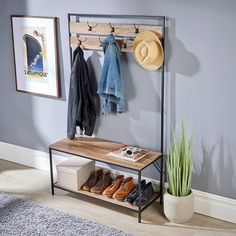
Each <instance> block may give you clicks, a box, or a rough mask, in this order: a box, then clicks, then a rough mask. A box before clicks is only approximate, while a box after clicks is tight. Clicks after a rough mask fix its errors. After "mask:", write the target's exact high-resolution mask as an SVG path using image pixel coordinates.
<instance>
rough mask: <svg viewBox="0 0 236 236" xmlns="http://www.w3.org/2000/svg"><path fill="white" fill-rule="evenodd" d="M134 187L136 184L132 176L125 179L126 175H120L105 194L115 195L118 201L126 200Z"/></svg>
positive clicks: (108, 195)
mask: <svg viewBox="0 0 236 236" xmlns="http://www.w3.org/2000/svg"><path fill="white" fill-rule="evenodd" d="M134 187H135V184H134V181H133V178H132V177H128V178H126V179H125V178H124V175H118V176H117V177H116V178H115V180H114V181H113V183H112V184H111V185H110V186H109V187H107V188H106V189H105V190H104V192H103V195H104V196H107V197H113V198H115V199H117V200H118V201H124V199H125V198H126V197H127V196H128V195H129V193H130V192H131V191H132V190H133V189H134Z"/></svg>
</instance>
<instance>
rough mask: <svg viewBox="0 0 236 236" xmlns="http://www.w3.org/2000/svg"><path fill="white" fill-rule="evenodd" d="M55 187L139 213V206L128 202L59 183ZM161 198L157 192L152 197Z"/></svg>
mask: <svg viewBox="0 0 236 236" xmlns="http://www.w3.org/2000/svg"><path fill="white" fill-rule="evenodd" d="M54 186H55V187H56V188H59V189H62V190H66V191H70V192H73V193H79V194H83V195H86V196H89V197H93V198H96V199H100V200H102V201H105V202H110V203H112V204H115V205H119V206H122V207H126V208H129V209H131V210H135V211H138V207H137V206H133V205H131V204H129V203H128V202H121V201H118V200H116V199H113V198H108V197H106V196H103V195H102V194H95V193H91V192H87V191H83V190H78V191H74V190H70V189H67V188H66V187H63V186H60V185H59V184H58V183H55V184H54ZM159 196H160V194H159V193H157V192H155V193H154V194H153V197H152V199H151V201H152V200H153V199H154V198H158V197H159ZM144 207H145V206H142V208H144Z"/></svg>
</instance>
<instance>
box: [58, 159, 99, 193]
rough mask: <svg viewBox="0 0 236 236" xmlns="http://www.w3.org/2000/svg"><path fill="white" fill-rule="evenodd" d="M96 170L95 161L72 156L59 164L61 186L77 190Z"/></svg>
mask: <svg viewBox="0 0 236 236" xmlns="http://www.w3.org/2000/svg"><path fill="white" fill-rule="evenodd" d="M94 170H95V161H92V160H89V159H86V158H82V157H72V158H69V159H68V160H66V161H63V162H61V163H59V164H58V165H57V182H58V184H59V185H60V186H62V187H65V188H67V189H70V190H73V191H77V190H78V189H80V188H81V186H82V185H83V184H84V183H85V182H86V181H87V179H88V178H89V176H90V174H91V172H92V171H94Z"/></svg>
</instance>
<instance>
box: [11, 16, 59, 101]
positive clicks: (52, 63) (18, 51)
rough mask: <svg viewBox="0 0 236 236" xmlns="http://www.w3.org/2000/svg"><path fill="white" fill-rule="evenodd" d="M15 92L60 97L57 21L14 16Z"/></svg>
mask: <svg viewBox="0 0 236 236" xmlns="http://www.w3.org/2000/svg"><path fill="white" fill-rule="evenodd" d="M11 28H12V42H13V55H14V66H15V82H16V91H19V92H25V93H30V94H36V95H41V96H46V97H52V98H59V97H60V96H61V94H60V93H61V91H60V78H59V59H58V39H57V18H56V17H41V16H20V15H12V16H11Z"/></svg>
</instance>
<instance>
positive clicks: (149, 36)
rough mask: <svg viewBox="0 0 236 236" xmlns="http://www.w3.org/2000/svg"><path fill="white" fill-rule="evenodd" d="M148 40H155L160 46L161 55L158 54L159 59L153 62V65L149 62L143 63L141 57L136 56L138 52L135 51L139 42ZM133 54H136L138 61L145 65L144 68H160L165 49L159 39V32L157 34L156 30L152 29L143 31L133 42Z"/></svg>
mask: <svg viewBox="0 0 236 236" xmlns="http://www.w3.org/2000/svg"><path fill="white" fill-rule="evenodd" d="M147 40H154V41H155V42H156V43H157V45H158V47H159V49H160V50H159V51H160V55H158V58H157V60H156V61H155V62H154V63H152V64H151V65H148V64H142V63H141V62H140V61H139V59H138V58H137V56H136V53H135V50H136V48H137V46H138V44H139V43H141V42H142V41H147ZM133 55H134V58H135V60H136V61H137V62H138V64H139V65H140V66H141V67H143V68H144V69H147V70H158V69H159V68H160V67H161V66H162V64H163V62H164V50H163V47H162V43H161V41H160V39H159V37H158V36H157V34H155V33H154V32H152V31H143V32H142V33H140V34H139V35H138V36H137V37H136V38H135V40H134V42H133Z"/></svg>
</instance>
